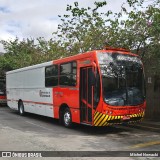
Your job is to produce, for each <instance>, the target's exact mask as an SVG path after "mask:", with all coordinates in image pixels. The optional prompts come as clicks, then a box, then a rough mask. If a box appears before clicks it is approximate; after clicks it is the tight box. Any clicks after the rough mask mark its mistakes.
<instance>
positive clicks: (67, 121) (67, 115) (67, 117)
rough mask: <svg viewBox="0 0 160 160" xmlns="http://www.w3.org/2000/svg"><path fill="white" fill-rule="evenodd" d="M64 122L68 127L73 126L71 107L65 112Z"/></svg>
mask: <svg viewBox="0 0 160 160" xmlns="http://www.w3.org/2000/svg"><path fill="white" fill-rule="evenodd" d="M63 124H64V126H65V127H68V128H69V127H71V126H72V117H71V112H70V110H69V108H66V109H65V110H64V112H63Z"/></svg>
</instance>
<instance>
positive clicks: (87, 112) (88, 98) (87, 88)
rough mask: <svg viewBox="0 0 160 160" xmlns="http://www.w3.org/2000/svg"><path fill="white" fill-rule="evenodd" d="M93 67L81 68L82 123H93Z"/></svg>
mask: <svg viewBox="0 0 160 160" xmlns="http://www.w3.org/2000/svg"><path fill="white" fill-rule="evenodd" d="M92 70H93V67H84V68H81V69H80V118H81V123H87V124H92V110H93V85H92V84H93V83H92V76H93V71H92Z"/></svg>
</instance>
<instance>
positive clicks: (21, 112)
mask: <svg viewBox="0 0 160 160" xmlns="http://www.w3.org/2000/svg"><path fill="white" fill-rule="evenodd" d="M18 111H19V114H20V115H21V116H23V115H24V113H25V112H24V105H23V102H22V101H21V102H19V105H18Z"/></svg>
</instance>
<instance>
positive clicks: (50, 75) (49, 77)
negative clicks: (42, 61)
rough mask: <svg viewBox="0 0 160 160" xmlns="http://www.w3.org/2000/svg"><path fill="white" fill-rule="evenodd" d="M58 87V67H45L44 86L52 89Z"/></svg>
mask: <svg viewBox="0 0 160 160" xmlns="http://www.w3.org/2000/svg"><path fill="white" fill-rule="evenodd" d="M57 85H58V65H53V66H49V67H46V69H45V86H46V87H52V86H57Z"/></svg>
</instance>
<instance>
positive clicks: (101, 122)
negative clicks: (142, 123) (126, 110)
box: [94, 112, 144, 126]
mask: <svg viewBox="0 0 160 160" xmlns="http://www.w3.org/2000/svg"><path fill="white" fill-rule="evenodd" d="M127 116H130V117H131V118H134V117H142V118H143V116H144V112H141V113H137V114H131V115H127ZM122 117H123V116H109V115H106V114H103V113H100V112H95V114H94V126H106V125H111V124H112V123H108V121H110V120H116V119H122ZM137 121H139V120H137ZM137 121H129V122H128V123H132V122H133V123H134V122H137ZM120 123H121V122H120ZM113 124H114V122H113ZM115 124H116V123H115Z"/></svg>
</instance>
